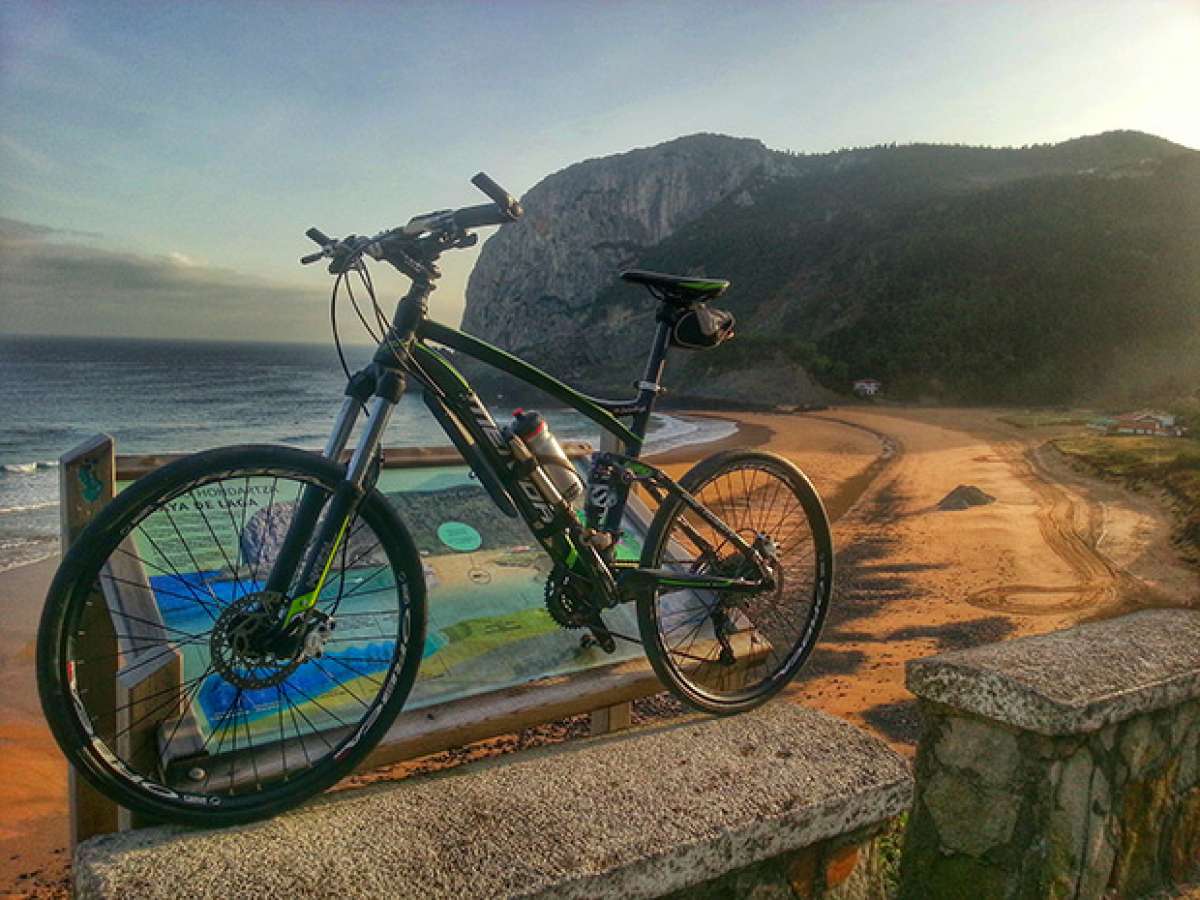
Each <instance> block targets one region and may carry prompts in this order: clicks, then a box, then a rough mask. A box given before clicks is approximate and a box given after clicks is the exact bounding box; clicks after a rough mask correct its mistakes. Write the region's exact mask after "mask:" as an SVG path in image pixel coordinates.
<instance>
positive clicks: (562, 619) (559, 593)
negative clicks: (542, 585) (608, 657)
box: [545, 566, 617, 653]
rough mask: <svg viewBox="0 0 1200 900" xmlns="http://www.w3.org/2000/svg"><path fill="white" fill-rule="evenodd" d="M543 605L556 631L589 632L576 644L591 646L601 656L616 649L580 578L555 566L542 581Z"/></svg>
mask: <svg viewBox="0 0 1200 900" xmlns="http://www.w3.org/2000/svg"><path fill="white" fill-rule="evenodd" d="M545 602H546V611H547V612H548V613H550V618H552V619H553V620H554V621H555V622H556V623H557V624H558V626H559V627H560V628H568V629H570V628H586V629H588V631H589V632H591V634H590V635H585V636H584V638H583V640H582V641H580V644H581V645H582V646H584V647H588V646H590V645H591V644H592V643H594V644H596V645H598V646H599V647H600V648H601V649H602V650H603V651H604V652H605V653H612V652H614V651H615V650H616V649H617V642H616V640H615V639H614V637H613V634H612V632H610V631H609V630H608V627H607V626H606V625H605V624H604V620H603V619H602V618H601V616H600V610H599V609H598V608H597V607H596V604H595V603H593V602H592V590H591V587H590V585H588V583H587V582H586V581H584V580H583V579H582V578H579V577H577V576H575V575H572V574H571V573H570V572H568V571H567V570H566V569H564V568H562V567H561V566H555V567H554V570H553V571H552V572H551V573H550V575H549V577H548V578H547V579H546V592H545Z"/></svg>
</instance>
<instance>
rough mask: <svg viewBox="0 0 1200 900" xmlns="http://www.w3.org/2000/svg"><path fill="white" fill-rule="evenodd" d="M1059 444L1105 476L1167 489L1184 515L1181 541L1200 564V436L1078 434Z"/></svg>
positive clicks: (1192, 557) (1180, 513)
mask: <svg viewBox="0 0 1200 900" xmlns="http://www.w3.org/2000/svg"><path fill="white" fill-rule="evenodd" d="M1053 443H1054V445H1055V446H1056V447H1057V448H1058V449H1059V450H1060V451H1062V452H1063V453H1065V454H1066V455H1067V456H1068V457H1070V458H1072V459H1076V460H1079V461H1080V462H1082V463H1083V464H1085V465H1086V466H1088V467H1089V468H1090V469H1092V470H1093V471H1095V472H1097V473H1098V474H1100V475H1101V476H1103V477H1106V478H1110V479H1113V480H1116V481H1120V482H1122V483H1124V484H1126V485H1127V486H1129V487H1133V488H1137V487H1141V486H1151V487H1155V488H1160V489H1162V490H1164V491H1166V492H1167V494H1168V495H1170V497H1171V498H1172V499H1173V500H1174V502H1175V504H1176V506H1177V509H1178V512H1179V516H1180V524H1179V530H1178V532H1177V535H1176V537H1177V540H1178V543H1179V544H1180V546H1181V547H1182V548H1183V549H1184V550H1185V552H1186V553H1187V555H1188V556H1189V558H1190V559H1191V560H1192V561H1193V562H1195V563H1200V440H1196V439H1194V438H1155V437H1133V436H1116V435H1114V436H1099V435H1078V436H1075V437H1068V438H1060V439H1058V440H1056V441H1054V442H1053Z"/></svg>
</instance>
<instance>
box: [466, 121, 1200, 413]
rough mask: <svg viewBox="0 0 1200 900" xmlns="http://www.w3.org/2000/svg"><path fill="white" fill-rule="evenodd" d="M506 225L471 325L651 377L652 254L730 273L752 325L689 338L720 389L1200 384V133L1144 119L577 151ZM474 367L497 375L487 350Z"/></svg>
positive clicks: (704, 139)
mask: <svg viewBox="0 0 1200 900" xmlns="http://www.w3.org/2000/svg"><path fill="white" fill-rule="evenodd" d="M523 203H524V204H525V206H526V210H527V216H526V218H525V219H524V220H522V221H521V222H519V223H517V224H515V225H512V226H508V227H506V228H505V229H502V230H501V231H500V232H499V233H498V234H497V235H496V236H495V237H493V238H492V239H491V240H489V241H488V242H487V243H486V244H485V245H484V247H483V250H482V252H481V253H480V258H479V262H478V264H477V266H476V268H475V271H474V272H473V273H472V276H471V279H470V282H469V284H468V288H467V305H466V313H465V315H464V320H463V325H464V328H465V329H466V330H467V331H470V332H472V333H475V334H478V335H479V336H480V337H483V338H485V339H486V340H489V341H491V342H493V343H496V344H498V345H499V346H502V347H505V348H506V349H510V350H512V351H514V352H516V353H519V354H521V355H523V356H526V357H527V358H529V359H530V360H531V361H533V362H535V363H537V364H539V365H543V366H544V367H546V368H548V369H549V370H550V371H552V372H554V373H555V374H558V375H560V377H564V378H566V379H567V380H570V381H572V382H573V383H578V384H580V385H584V386H588V387H591V388H594V389H596V390H597V391H613V390H621V391H622V392H627V389H628V385H629V382H630V381H631V380H632V379H633V378H635V377H637V376H638V375H639V374H640V372H638V371H637V369H636V363H635V361H636V360H638V359H640V358H641V357H642V356H644V354H645V351H646V347H647V346H648V343H649V340H650V334H651V331H652V328H653V315H654V303H653V301H651V299H650V298H649V297H648V296H647V295H646V294H645V293H644V292H641V291H640V290H639V289H635V288H634V287H632V286H629V285H626V284H624V283H623V282H620V281H619V280H618V279H617V275H618V273H619V272H620V271H621V270H622V269H624V268H630V267H642V268H651V269H659V270H662V271H669V272H679V273H686V274H706V275H710V276H719V277H724V278H729V279H731V280H732V281H733V287H732V288H731V289H730V291H729V293H728V294H727V295H726V297H723V298H722V299H721V300H720V301H718V303H719V305H722V306H724V307H726V308H728V309H730V310H731V311H733V312H734V313H735V314H736V315H737V317H738V336H737V338H736V339H735V340H734V341H733V342H732V343H730V344H727V345H725V346H723V347H721V348H720V349H718V350H715V351H711V352H707V353H684V352H678V353H676V354H675V355H674V356H673V357H672V360H671V362H670V363H669V369H668V373H667V378H666V383H667V384H668V386H671V385H675V386H676V387H677V390H676V391H675V393H676V395H677V396H680V397H687V398H692V399H696V400H703V399H709V400H712V399H715V400H740V401H755V402H778V403H796V402H813V401H821V400H828V399H830V398H831V397H834V396H836V395H837V394H839V393H845V392H846V391H847V389H848V387H849V380H850V379H852V378H858V377H866V376H870V377H875V378H880V379H882V380H883V381H884V382H885V387H886V390H887V392H888V394H889V395H890V396H893V397H897V398H901V399H920V398H926V397H928V398H932V399H936V400H941V401H955V402H1020V403H1057V402H1070V401H1078V400H1082V399H1088V398H1093V397H1097V396H1101V395H1106V394H1112V393H1113V392H1120V391H1125V392H1126V393H1128V392H1130V391H1132V392H1133V393H1135V394H1136V393H1137V391H1138V390H1141V389H1142V388H1144V389H1145V390H1151V389H1154V388H1155V387H1156V384H1157V383H1158V382H1162V381H1164V380H1166V381H1172V380H1173V381H1178V382H1179V383H1180V384H1185V385H1186V384H1191V385H1193V387H1194V385H1195V384H1196V383H1197V382H1200V364H1198V363H1197V360H1200V354H1197V353H1196V352H1195V350H1197V349H1200V347H1197V346H1194V344H1195V343H1196V342H1195V336H1196V335H1197V334H1198V333H1200V254H1198V253H1197V252H1196V251H1197V249H1198V248H1200V153H1197V152H1196V151H1192V150H1188V149H1187V148H1184V147H1181V146H1179V145H1176V144H1172V143H1171V142H1169V141H1165V140H1163V139H1161V138H1157V137H1154V136H1152V135H1147V134H1141V133H1138V132H1110V133H1107V134H1102V135H1095V136H1089V137H1083V138H1077V139H1075V140H1071V141H1066V142H1063V143H1060V144H1055V145H1039V146H1033V147H1026V148H1021V149H993V148H981V147H966V146H957V145H955V146H946V145H922V144H917V145H907V146H882V147H873V148H864V149H855V150H844V151H838V152H835V153H828V154H821V155H799V154H791V153H786V152H779V151H772V150H768V149H767V148H765V147H764V146H763V145H762V144H761V143H758V142H756V141H750V140H743V139H734V138H728V137H722V136H719V135H708V134H705V135H694V136H691V137H686V138H680V139H677V140H675V141H670V142H668V143H666V144H661V145H658V146H656V147H652V148H648V149H644V150H637V151H633V152H631V153H625V154H621V155H618V156H613V157H607V158H604V159H599V160H589V161H587V162H584V163H579V164H577V165H574V166H571V167H568V168H567V169H564V170H563V171H561V172H558V173H556V174H554V175H551V176H549V177H547V178H546V179H544V180H543V181H541V182H540V183H539V184H538V185H536V186H535V187H534V188H533V189H531V190H530V191H529V193H528V194H527V195H526V196H525V197H524V198H523ZM472 374H473V375H474V374H476V372H475V371H474V370H473V371H472Z"/></svg>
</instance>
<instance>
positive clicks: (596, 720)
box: [591, 431, 633, 735]
mask: <svg viewBox="0 0 1200 900" xmlns="http://www.w3.org/2000/svg"><path fill="white" fill-rule="evenodd" d="M600 449H601V450H602V451H604V452H606V453H617V452H620V450H621V444H620V442H619V441H618V440H617V436H616V435H615V434H610V433H609V432H607V431H602V432H600ZM632 718H633V703H632V702H631V701H629V700H625V701H624V702H622V703H618V704H617V705H616V706H605V707H602V708H601V709H594V710H592V712H591V733H592V734H593V735H598V734H608V733H609V732H610V731H620V730H621V729H622V728H628V727H629V724H630V721H631V720H632Z"/></svg>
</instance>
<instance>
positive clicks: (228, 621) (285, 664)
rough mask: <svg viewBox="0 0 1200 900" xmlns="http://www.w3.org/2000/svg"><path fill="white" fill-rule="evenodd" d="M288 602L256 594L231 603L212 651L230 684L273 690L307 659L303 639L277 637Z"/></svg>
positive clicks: (216, 628)
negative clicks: (282, 610)
mask: <svg viewBox="0 0 1200 900" xmlns="http://www.w3.org/2000/svg"><path fill="white" fill-rule="evenodd" d="M285 599H286V598H284V597H283V596H282V595H281V594H276V593H273V592H269V591H257V592H255V593H253V594H247V595H246V596H244V597H240V598H238V599H237V600H235V601H233V602H232V603H230V604H229V605H228V606H226V607H225V609H224V611H222V613H221V615H220V616H219V617H218V618H217V621H216V622H215V623H214V625H213V629H212V635H211V637H210V638H209V651H210V653H211V655H212V665H213V668H214V669H215V670H216V671H217V673H218V674H219V675H220V676H221V677H222V678H223V679H225V680H226V681H228V682H229V683H230V684H232V685H234V686H235V687H240V688H243V689H245V690H257V689H262V688H270V687H274V686H275V685H277V684H280V683H281V682H283V681H285V680H286V679H287V677H288V676H289V675H291V674H292V673H293V672H294V671H296V669H297V668H298V667H299V665H300V663H302V662H304V660H305V659H306V658H307V654H306V653H305V647H304V640H303V637H302V636H301V637H298V638H297V637H289V636H288V635H283V636H278V635H276V630H275V624H276V622H277V620H278V615H279V610H280V609H281V608H282V606H283V605H284V601H285Z"/></svg>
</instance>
